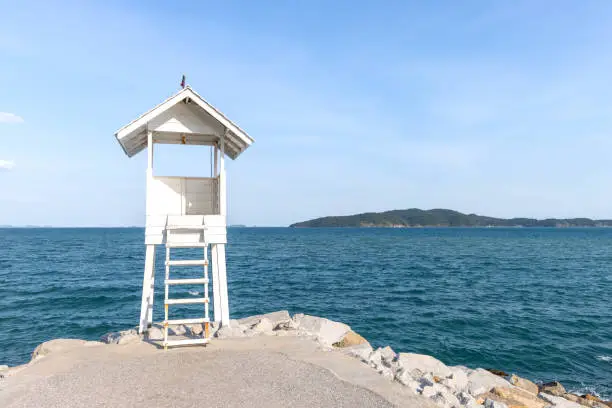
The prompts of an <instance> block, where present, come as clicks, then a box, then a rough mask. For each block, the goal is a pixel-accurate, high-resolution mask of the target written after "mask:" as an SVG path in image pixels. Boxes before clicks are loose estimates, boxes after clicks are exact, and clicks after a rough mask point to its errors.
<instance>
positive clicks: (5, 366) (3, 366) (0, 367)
mask: <svg viewBox="0 0 612 408" xmlns="http://www.w3.org/2000/svg"><path fill="white" fill-rule="evenodd" d="M8 369H9V366H7V365H6V364H2V365H0V372H2V371H7V370H8Z"/></svg>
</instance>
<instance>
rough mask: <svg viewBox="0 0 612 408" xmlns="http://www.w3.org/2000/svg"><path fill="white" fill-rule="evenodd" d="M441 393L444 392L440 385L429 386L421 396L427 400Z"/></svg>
mask: <svg viewBox="0 0 612 408" xmlns="http://www.w3.org/2000/svg"><path fill="white" fill-rule="evenodd" d="M440 391H442V390H441V387H440V386H438V384H433V385H427V386H425V387H423V390H422V391H421V395H422V396H424V397H426V398H431V397H433V396H434V395H436V394H438V393H439V392H440Z"/></svg>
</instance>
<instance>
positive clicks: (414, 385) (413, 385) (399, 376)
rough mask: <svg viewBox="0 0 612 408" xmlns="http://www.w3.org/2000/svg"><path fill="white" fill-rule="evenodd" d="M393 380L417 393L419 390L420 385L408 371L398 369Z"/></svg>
mask: <svg viewBox="0 0 612 408" xmlns="http://www.w3.org/2000/svg"><path fill="white" fill-rule="evenodd" d="M395 380H396V381H397V382H399V383H400V384H402V385H404V386H406V387H408V388H410V389H411V390H412V391H414V392H417V391H418V390H419V389H421V384H420V383H419V382H418V381H417V380H416V379H415V378H414V376H413V375H412V373H411V372H410V371H407V370H404V369H400V370H398V371H397V372H396V373H395Z"/></svg>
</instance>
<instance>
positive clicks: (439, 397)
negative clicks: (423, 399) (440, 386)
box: [431, 391, 461, 408]
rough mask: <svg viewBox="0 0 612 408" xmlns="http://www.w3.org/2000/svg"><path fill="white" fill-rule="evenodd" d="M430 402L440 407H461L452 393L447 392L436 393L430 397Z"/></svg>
mask: <svg viewBox="0 0 612 408" xmlns="http://www.w3.org/2000/svg"><path fill="white" fill-rule="evenodd" d="M431 400H432V401H434V402H435V403H436V404H438V405H440V406H442V407H448V408H451V407H459V406H460V405H461V403H460V402H459V400H458V399H457V397H455V396H454V395H453V393H451V392H448V391H440V392H438V393H437V394H435V395H434V396H433V397H431Z"/></svg>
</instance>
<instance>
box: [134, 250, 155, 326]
mask: <svg viewBox="0 0 612 408" xmlns="http://www.w3.org/2000/svg"><path fill="white" fill-rule="evenodd" d="M154 291H155V245H147V252H146V255H145V267H144V276H143V279H142V303H141V304H140V325H139V326H138V333H144V332H146V331H147V330H148V329H149V327H151V324H153V296H154Z"/></svg>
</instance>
